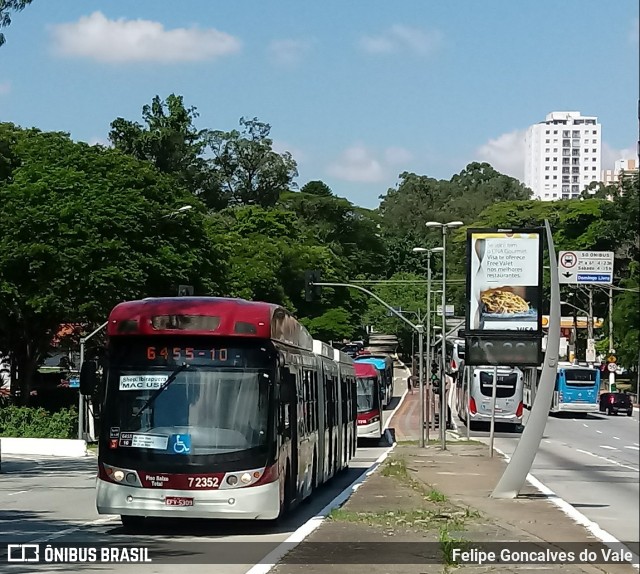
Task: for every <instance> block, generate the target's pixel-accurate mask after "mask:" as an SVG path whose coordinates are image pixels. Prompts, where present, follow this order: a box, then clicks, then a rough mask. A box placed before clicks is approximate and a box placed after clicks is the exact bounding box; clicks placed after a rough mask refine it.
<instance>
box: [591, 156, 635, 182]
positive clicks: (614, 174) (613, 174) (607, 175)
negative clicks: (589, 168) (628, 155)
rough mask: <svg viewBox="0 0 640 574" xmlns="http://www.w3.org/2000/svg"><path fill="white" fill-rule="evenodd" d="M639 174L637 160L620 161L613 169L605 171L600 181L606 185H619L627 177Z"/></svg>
mask: <svg viewBox="0 0 640 574" xmlns="http://www.w3.org/2000/svg"><path fill="white" fill-rule="evenodd" d="M637 173H638V160H637V159H619V160H618V161H616V163H615V166H614V168H613V169H603V170H602V175H601V177H600V180H601V181H602V183H604V184H605V185H617V184H618V183H620V182H621V181H622V179H623V178H625V177H630V176H632V175H633V174H637Z"/></svg>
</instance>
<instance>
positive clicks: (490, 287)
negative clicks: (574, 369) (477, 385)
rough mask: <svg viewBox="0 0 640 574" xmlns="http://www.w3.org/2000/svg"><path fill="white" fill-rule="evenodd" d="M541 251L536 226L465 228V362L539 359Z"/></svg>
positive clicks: (517, 362)
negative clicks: (522, 227)
mask: <svg viewBox="0 0 640 574" xmlns="http://www.w3.org/2000/svg"><path fill="white" fill-rule="evenodd" d="M542 256H543V243H542V233H541V230H539V229H519V230H515V229H468V230H467V313H466V324H465V335H466V339H467V349H469V350H471V352H469V353H467V358H468V360H467V364H469V365H498V366H500V365H521V366H524V365H535V364H539V362H540V361H541V358H542V355H541V354H542V311H543V310H542V265H543V258H542Z"/></svg>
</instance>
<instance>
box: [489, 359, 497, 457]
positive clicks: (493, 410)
mask: <svg viewBox="0 0 640 574" xmlns="http://www.w3.org/2000/svg"><path fill="white" fill-rule="evenodd" d="M497 394H498V367H496V366H494V367H493V382H492V384H491V423H490V427H489V456H490V457H491V458H493V442H494V440H495V434H496V395H497Z"/></svg>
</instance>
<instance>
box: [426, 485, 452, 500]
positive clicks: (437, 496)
mask: <svg viewBox="0 0 640 574" xmlns="http://www.w3.org/2000/svg"><path fill="white" fill-rule="evenodd" d="M426 498H427V500H429V501H430V502H447V497H446V496H445V495H444V494H442V492H440V491H438V490H436V489H435V488H432V489H431V490H430V491H429V494H427V496H426Z"/></svg>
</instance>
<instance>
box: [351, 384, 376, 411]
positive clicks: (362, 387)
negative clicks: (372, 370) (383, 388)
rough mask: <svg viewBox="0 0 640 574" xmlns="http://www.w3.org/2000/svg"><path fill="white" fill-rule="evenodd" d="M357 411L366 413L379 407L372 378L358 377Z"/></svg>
mask: <svg viewBox="0 0 640 574" xmlns="http://www.w3.org/2000/svg"><path fill="white" fill-rule="evenodd" d="M356 380H357V386H358V394H357V398H358V412H359V413H368V412H371V411H374V410H376V409H378V408H379V406H378V404H379V397H378V396H377V393H376V392H375V391H376V384H375V383H376V381H375V379H372V378H364V379H361V378H358V379H356Z"/></svg>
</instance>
